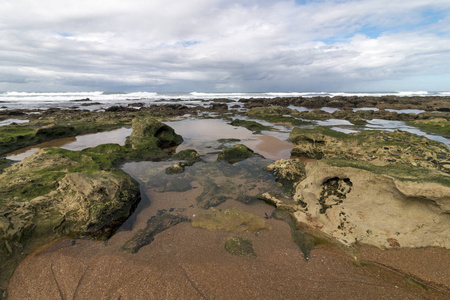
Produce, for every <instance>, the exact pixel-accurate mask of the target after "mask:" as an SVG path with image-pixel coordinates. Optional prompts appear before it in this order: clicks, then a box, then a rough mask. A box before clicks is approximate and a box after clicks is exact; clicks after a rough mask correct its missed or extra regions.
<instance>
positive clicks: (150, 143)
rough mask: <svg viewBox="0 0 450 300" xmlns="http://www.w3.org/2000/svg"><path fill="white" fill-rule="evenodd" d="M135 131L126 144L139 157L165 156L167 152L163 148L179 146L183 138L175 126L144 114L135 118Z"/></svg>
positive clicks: (153, 157)
mask: <svg viewBox="0 0 450 300" xmlns="http://www.w3.org/2000/svg"><path fill="white" fill-rule="evenodd" d="M132 128H133V132H132V133H131V135H130V136H129V138H128V139H127V142H126V144H125V146H126V147H129V148H131V149H132V150H133V154H134V155H136V158H138V159H155V158H165V157H167V154H166V153H165V152H164V151H162V150H161V148H169V147H173V146H177V145H179V144H181V143H182V142H183V138H182V137H181V136H180V135H178V134H176V133H175V131H174V130H173V128H171V127H170V126H167V125H165V124H163V123H161V122H159V121H157V120H155V119H152V118H146V117H143V116H140V117H137V118H135V119H133V126H132Z"/></svg>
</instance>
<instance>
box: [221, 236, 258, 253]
mask: <svg viewBox="0 0 450 300" xmlns="http://www.w3.org/2000/svg"><path fill="white" fill-rule="evenodd" d="M225 250H226V251H227V252H228V253H230V254H232V255H241V256H253V257H254V256H256V252H255V250H253V243H252V241H251V240H249V239H245V238H242V237H239V236H232V237H230V238H228V239H227V240H226V241H225Z"/></svg>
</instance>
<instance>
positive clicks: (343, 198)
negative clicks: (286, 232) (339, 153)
mask: <svg viewBox="0 0 450 300" xmlns="http://www.w3.org/2000/svg"><path fill="white" fill-rule="evenodd" d="M270 197H272V196H270V195H267V198H270ZM294 200H295V201H296V202H297V203H306V207H302V206H301V205H291V209H294V210H295V212H293V213H292V215H293V216H294V217H295V218H296V219H297V221H298V222H299V223H303V224H304V225H306V226H308V227H311V228H315V229H318V230H320V231H322V232H323V233H325V234H326V235H328V236H331V237H333V238H335V239H337V240H338V241H339V242H341V243H343V244H345V245H352V244H354V243H356V242H360V243H365V244H370V245H374V246H377V247H381V248H392V247H425V246H439V247H444V248H447V249H450V239H449V238H448V237H449V236H450V188H449V187H445V186H441V185H439V184H435V183H417V182H407V181H406V182H403V181H398V180H395V179H393V178H391V177H389V176H384V175H377V174H373V173H371V172H368V171H365V170H360V169H355V168H339V167H332V166H329V165H326V164H325V163H322V162H313V163H309V164H307V165H306V179H305V180H303V181H301V182H300V183H299V184H298V185H297V187H296V190H295V195H294ZM269 202H272V203H273V204H274V205H276V206H277V207H280V208H283V205H286V204H285V203H284V202H283V201H282V200H273V199H272V200H271V201H269ZM284 209H286V208H284Z"/></svg>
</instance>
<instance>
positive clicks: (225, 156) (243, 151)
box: [217, 144, 255, 164]
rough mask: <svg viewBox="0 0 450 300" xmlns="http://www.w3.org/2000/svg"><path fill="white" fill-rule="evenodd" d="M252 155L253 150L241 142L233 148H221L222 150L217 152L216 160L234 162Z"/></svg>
mask: <svg viewBox="0 0 450 300" xmlns="http://www.w3.org/2000/svg"><path fill="white" fill-rule="evenodd" d="M254 155H255V153H254V152H253V150H251V149H250V148H248V147H247V146H245V145H243V144H237V145H234V147H233V148H227V149H224V150H222V152H220V153H219V156H218V157H217V160H219V161H226V162H227V163H229V164H234V163H236V162H239V161H241V160H244V159H247V158H250V157H252V156H254Z"/></svg>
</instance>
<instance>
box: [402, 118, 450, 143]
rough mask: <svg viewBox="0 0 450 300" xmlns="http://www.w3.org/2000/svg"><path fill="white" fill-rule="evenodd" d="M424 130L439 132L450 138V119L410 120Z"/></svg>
mask: <svg viewBox="0 0 450 300" xmlns="http://www.w3.org/2000/svg"><path fill="white" fill-rule="evenodd" d="M408 124H411V125H413V126H416V127H418V128H420V129H422V130H424V131H427V132H431V133H437V134H440V135H442V136H444V137H446V138H450V120H449V119H445V118H431V119H425V120H414V121H410V122H408Z"/></svg>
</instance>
